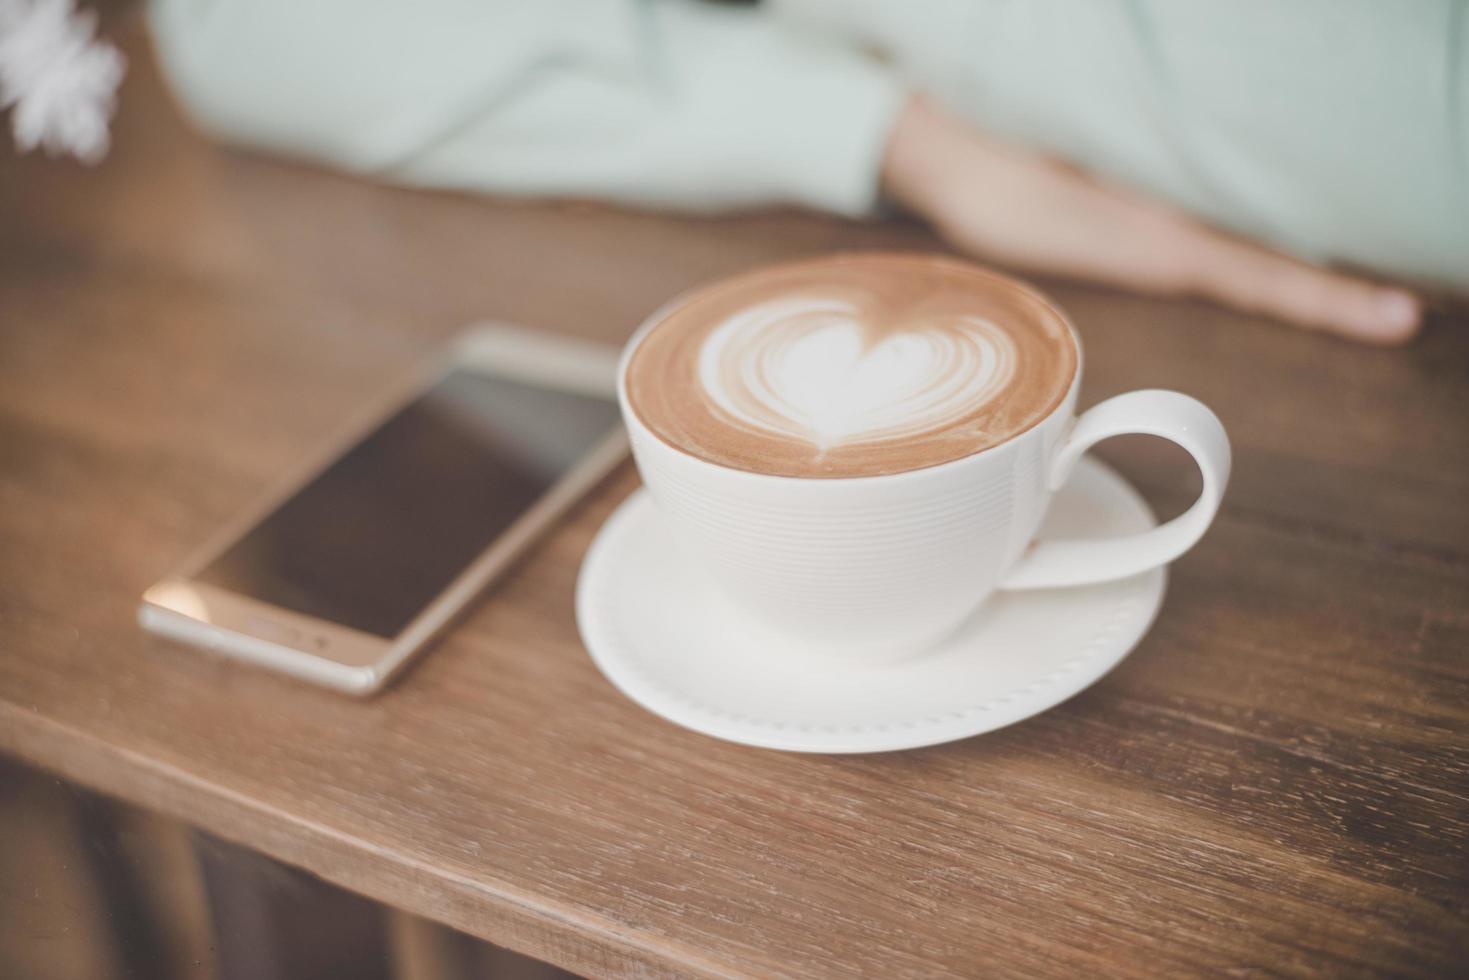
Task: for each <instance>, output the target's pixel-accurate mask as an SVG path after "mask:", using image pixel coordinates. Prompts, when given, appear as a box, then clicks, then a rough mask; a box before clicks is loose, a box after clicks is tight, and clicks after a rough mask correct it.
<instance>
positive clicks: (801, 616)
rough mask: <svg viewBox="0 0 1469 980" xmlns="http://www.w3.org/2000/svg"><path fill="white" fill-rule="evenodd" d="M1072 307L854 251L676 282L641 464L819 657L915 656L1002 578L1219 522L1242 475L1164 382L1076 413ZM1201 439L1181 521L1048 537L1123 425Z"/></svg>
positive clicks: (647, 326) (647, 375) (1079, 572)
mask: <svg viewBox="0 0 1469 980" xmlns="http://www.w3.org/2000/svg"><path fill="white" fill-rule="evenodd" d="M1081 376H1082V357H1081V347H1080V343H1079V340H1078V338H1077V336H1076V332H1075V330H1074V328H1073V327H1072V325H1071V323H1070V321H1069V320H1068V319H1067V318H1066V316H1065V315H1064V314H1063V313H1062V312H1061V311H1060V309H1059V308H1058V307H1057V306H1056V305H1055V304H1053V303H1052V302H1051V301H1049V300H1048V299H1047V298H1045V297H1044V296H1043V295H1041V294H1040V293H1039V292H1037V291H1036V290H1034V289H1033V288H1031V287H1030V286H1028V285H1026V284H1023V283H1021V282H1019V281H1017V280H1015V279H1012V278H1010V277H1007V276H1004V275H1001V274H999V273H996V272H993V271H990V270H986V269H983V268H980V267H978V266H974V265H971V264H969V263H965V262H960V261H958V260H954V259H950V258H946V257H939V256H926V255H899V254H886V253H871V254H856V255H845V256H835V257H831V258H826V259H817V260H807V261H802V262H795V263H786V264H783V265H779V266H774V267H769V268H766V269H761V270H757V271H755V272H753V273H747V274H745V275H743V276H738V277H735V278H733V279H730V280H726V281H724V282H721V283H716V284H714V285H712V286H708V287H705V288H703V289H698V290H695V291H693V292H691V293H689V294H686V295H684V296H681V297H679V298H678V299H675V300H674V301H672V302H671V303H669V304H668V305H666V306H665V307H664V308H662V309H660V310H659V311H658V312H656V313H654V314H653V315H652V316H651V317H650V318H649V319H648V320H647V321H646V322H645V323H644V324H643V325H642V326H641V327H640V328H639V329H638V330H637V332H636V333H635V334H634V336H633V337H632V339H631V340H630V341H629V343H628V345H627V347H626V349H625V351H624V352H623V356H622V358H621V362H620V365H619V370H618V397H619V401H620V404H621V408H622V415H623V419H624V422H625V424H626V426H627V429H628V434H629V438H630V441H631V445H632V450H633V455H634V458H635V460H636V463H637V467H638V470H639V472H640V474H641V476H642V479H643V483H644V484H645V485H646V487H647V489H648V491H649V493H650V494H651V495H652V497H653V500H654V502H655V504H656V505H657V508H658V510H659V512H660V514H661V516H662V518H663V520H664V521H665V522H666V523H667V525H668V526H669V528H670V529H671V530H672V532H673V534H674V536H675V537H676V539H677V540H678V542H679V545H680V547H681V549H682V551H683V552H684V554H685V556H686V560H687V562H688V564H689V566H690V574H704V575H708V576H710V577H711V579H712V581H713V582H714V584H715V585H716V586H717V588H718V589H719V590H720V591H721V592H722V593H723V594H724V595H725V596H726V597H727V598H728V600H729V601H730V602H731V603H733V604H734V605H735V606H737V607H738V609H739V610H740V611H741V612H742V614H744V615H745V616H746V617H748V619H749V620H750V621H751V622H753V623H758V624H761V625H762V626H763V627H764V628H766V629H768V630H771V631H773V632H774V633H775V634H778V635H779V636H781V637H783V638H788V639H791V640H795V641H798V643H799V645H800V647H801V649H809V650H810V651H811V652H812V653H813V654H819V655H822V656H827V657H834V658H840V659H849V660H858V661H881V660H886V659H893V658H898V657H905V656H912V655H914V654H918V653H921V652H922V651H924V650H927V649H929V648H931V647H933V646H934V645H935V644H937V643H938V642H939V641H941V640H942V639H943V638H944V637H945V636H947V635H948V634H950V633H952V632H953V631H954V630H955V629H956V628H957V627H958V626H959V625H960V624H961V623H962V622H963V621H964V620H965V619H966V618H967V617H969V616H970V615H971V614H973V613H974V612H975V610H976V609H977V608H978V607H979V606H980V605H981V604H982V603H984V602H985V600H986V599H987V598H988V597H990V596H991V595H992V594H994V593H995V592H996V591H997V590H1008V589H1039V588H1066V587H1073V586H1084V585H1088V584H1092V583H1098V582H1105V581H1109V580H1114V579H1119V578H1125V577H1127V576H1131V575H1136V574H1139V573H1141V572H1144V571H1147V570H1149V569H1152V568H1155V567H1157V566H1159V565H1163V564H1165V563H1167V562H1170V561H1172V560H1174V559H1175V558H1177V557H1179V556H1180V555H1182V554H1183V553H1184V552H1185V551H1187V550H1188V549H1189V548H1191V547H1192V546H1193V545H1194V544H1195V543H1196V542H1197V541H1198V540H1199V539H1200V537H1202V536H1203V534H1204V532H1205V530H1206V529H1207V528H1208V527H1209V524H1210V523H1211V522H1212V521H1213V519H1214V515H1215V513H1216V512H1217V510H1218V507H1219V502H1220V499H1221V497H1222V495H1223V493H1224V489H1225V485H1226V483H1227V481H1228V478H1229V470H1230V448H1229V441H1228V439H1227V437H1226V435H1225V432H1224V428H1223V426H1222V425H1221V424H1220V422H1219V420H1218V418H1217V417H1216V416H1215V415H1214V413H1213V412H1211V411H1210V410H1209V409H1208V408H1207V407H1205V406H1204V405H1203V404H1202V403H1200V402H1198V401H1197V400H1195V399H1193V398H1191V397H1189V396H1187V395H1183V394H1179V393H1177V392H1172V391H1163V390H1142V391H1134V392H1130V393H1128V394H1123V395H1118V396H1116V397H1113V398H1109V399H1107V400H1106V401H1104V402H1102V403H1100V404H1098V405H1095V406H1093V407H1092V408H1090V409H1088V410H1087V411H1085V412H1084V413H1082V414H1081V415H1080V416H1077V414H1076V401H1077V393H1078V391H1079V388H1080V385H1081ZM1128 433H1144V434H1148V435H1155V436H1160V437H1162V438H1165V439H1169V440H1171V441H1173V442H1175V443H1177V444H1178V445H1180V446H1182V447H1183V448H1184V449H1185V450H1186V451H1187V452H1188V453H1189V454H1190V455H1191V456H1192V457H1193V459H1194V461H1195V462H1196V463H1197V465H1198V467H1199V470H1200V472H1201V474H1202V476H1203V488H1202V492H1201V493H1200V495H1199V498H1198V499H1197V500H1196V501H1195V502H1194V503H1193V505H1192V506H1191V507H1189V509H1188V510H1187V511H1186V512H1184V513H1183V514H1181V515H1180V516H1178V517H1176V518H1174V519H1172V520H1170V521H1168V522H1166V523H1164V524H1162V525H1160V526H1158V527H1155V528H1153V529H1151V530H1149V531H1146V532H1143V533H1141V534H1135V535H1130V536H1126V537H1121V538H1104V539H1100V540H1098V539H1093V538H1083V539H1075V540H1046V541H1041V542H1037V541H1035V540H1034V538H1035V534H1036V531H1037V528H1038V527H1039V526H1040V523H1041V520H1042V518H1043V517H1044V515H1045V513H1046V508H1047V506H1048V504H1049V502H1050V500H1051V497H1052V494H1053V493H1054V492H1055V491H1056V490H1057V489H1058V488H1060V487H1061V486H1062V485H1063V484H1064V483H1065V482H1066V479H1067V477H1068V475H1069V474H1070V472H1071V470H1072V467H1073V466H1074V464H1075V463H1076V461H1077V459H1078V458H1079V457H1080V456H1081V455H1082V454H1083V453H1084V452H1086V451H1087V449H1089V448H1090V447H1091V446H1093V445H1094V444H1096V443H1097V442H1099V441H1101V440H1103V439H1106V438H1109V437H1111V436H1115V435H1123V434H1128Z"/></svg>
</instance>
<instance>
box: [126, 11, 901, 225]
mask: <svg viewBox="0 0 1469 980" xmlns="http://www.w3.org/2000/svg"><path fill="white" fill-rule="evenodd" d="M151 23H152V28H153V31H154V35H155V39H156V44H157V47H158V50H159V53H160V56H161V60H162V62H163V65H164V68H165V70H166V72H167V74H168V75H169V77H170V79H171V80H172V82H173V84H174V88H175V90H176V92H177V93H178V95H179V97H180V99H181V101H182V102H183V103H184V105H185V107H186V108H187V109H188V110H189V112H190V114H191V115H192V116H193V117H194V118H195V119H196V120H197V121H198V122H199V123H200V124H201V125H202V126H203V127H204V128H205V129H207V130H209V131H211V132H213V133H214V134H216V135H218V136H220V137H221V138H223V139H226V140H230V141H234V142H240V143H246V144H250V145H254V146H259V147H263V148H267V149H271V150H275V151H278V152H283V153H288V154H292V155H296V156H304V157H308V158H313V159H317V160H321V161H325V162H329V163H332V164H334V165H337V166H342V167H345V168H347V169H351V170H355V171H359V172H365V173H371V174H375V175H379V176H381V177H384V178H385V179H390V180H395V181H401V182H405V183H413V184H421V185H435V186H449V187H459V188H466V189H473V190H483V191H491V192H495V193H501V194H518V195H534V196H572V197H589V198H601V199H610V200H615V201H623V202H629V203H636V204H648V205H655V206H671V207H679V208H685V209H717V208H727V207H737V206H744V205H755V204H770V203H795V204H804V205H808V206H811V207H815V208H820V209H822V210H827V211H834V212H838V213H841V214H847V215H858V214H863V213H865V212H867V211H868V210H870V208H871V207H872V205H873V203H874V199H875V197H876V195H877V192H878V183H879V181H878V169H879V165H880V162H881V157H882V152H883V147H884V144H885V141H886V139H887V136H888V134H889V132H890V131H891V128H892V125H893V122H894V120H895V118H896V116H897V113H898V112H899V110H900V109H901V107H902V105H903V100H904V93H903V89H902V86H900V84H899V83H898V82H897V81H896V80H895V79H894V78H893V77H892V76H891V75H890V73H889V72H888V71H887V69H885V68H884V67H882V66H881V65H879V64H877V63H876V62H875V61H873V60H872V59H870V58H868V57H866V56H864V55H863V54H861V53H859V52H857V51H853V50H849V49H846V48H842V47H835V46H828V45H823V44H821V43H819V42H816V41H813V40H808V39H804V38H800V37H797V36H793V35H791V34H789V33H787V32H785V31H783V30H782V29H781V28H780V26H779V25H778V24H775V23H773V22H772V21H771V19H770V18H769V17H767V16H763V15H762V14H761V12H760V11H759V10H758V9H757V8H749V7H724V6H716V5H710V4H699V3H689V2H668V0H651V2H643V0H535V2H530V3H527V2H522V0H499V2H494V0H417V2H414V3H359V2H356V0H311V2H308V3H298V2H295V0H154V2H153V4H152V7H151Z"/></svg>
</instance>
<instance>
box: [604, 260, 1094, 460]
mask: <svg viewBox="0 0 1469 980" xmlns="http://www.w3.org/2000/svg"><path fill="white" fill-rule="evenodd" d="M1078 359H1079V358H1078V350H1077V346H1076V340H1075V336H1074V334H1073V333H1072V331H1071V327H1070V325H1069V324H1068V323H1067V322H1066V320H1065V319H1064V318H1063V317H1062V316H1061V315H1060V314H1059V313H1058V312H1057V311H1056V310H1055V308H1054V307H1052V306H1051V305H1050V304H1049V303H1047V302H1046V300H1045V299H1044V297H1041V296H1039V295H1038V294H1036V293H1035V292H1033V291H1032V290H1030V289H1029V288H1028V287H1026V286H1025V285H1023V284H1022V283H1018V282H1016V281H1014V280H1012V279H1007V278H1006V277H1004V276H1001V275H999V274H997V273H993V272H989V271H988V270H985V269H981V268H979V267H977V266H973V265H970V264H968V263H965V262H958V261H955V260H953V259H950V258H946V257H943V256H933V255H894V254H878V253H864V254H859V255H838V256H832V257H830V258H823V259H810V260H805V261H801V262H792V263H787V264H785V265H777V266H772V267H769V268H766V269H758V270H755V271H753V272H748V273H745V274H743V275H740V276H736V277H734V278H732V279H727V280H725V281H723V282H718V283H714V284H712V285H710V286H706V287H704V288H703V289H699V290H696V291H694V292H692V293H689V294H687V295H686V296H683V297H680V298H679V299H678V300H677V301H675V302H674V303H672V304H671V305H670V306H668V307H667V308H666V309H664V310H663V311H662V312H661V313H660V314H659V315H658V316H657V317H656V318H655V321H654V322H652V323H651V324H650V325H648V326H647V327H645V328H644V330H643V331H642V333H641V335H640V336H639V338H638V339H637V340H636V341H635V342H634V345H633V348H632V350H631V351H630V352H629V355H628V357H627V359H626V361H625V364H624V371H623V376H622V385H623V394H624V395H625V400H624V408H625V409H627V410H628V412H629V413H630V414H631V416H633V417H635V418H636V419H637V420H639V421H641V422H642V424H643V425H644V426H646V428H647V430H648V431H649V432H650V433H651V434H652V435H653V436H654V437H655V438H657V439H658V440H660V441H662V442H664V443H666V444H667V445H669V446H672V447H673V448H675V449H676V450H678V451H679V452H682V453H686V454H688V455H690V456H693V457H696V458H699V459H702V460H705V461H707V462H710V463H715V464H717V465H720V466H727V467H733V468H735V469H742V470H747V471H749V472H753V473H764V474H769V475H772V476H788V477H801V478H813V477H819V478H844V477H867V476H883V475H886V474H890V473H901V472H904V471H906V470H914V469H921V468H924V467H929V466H937V465H939V464H942V463H945V462H948V461H950V460H956V459H960V458H961V457H964V456H968V455H970V454H972V453H976V452H980V451H982V450H985V449H988V448H990V447H993V446H998V445H1000V444H1001V443H1003V442H1004V441H1005V440H1007V439H1009V438H1011V437H1012V436H1014V435H1016V434H1017V433H1020V432H1023V431H1025V430H1026V429H1027V428H1029V427H1030V426H1033V425H1035V424H1037V423H1038V422H1039V421H1040V420H1041V419H1043V418H1045V417H1046V416H1047V415H1048V414H1049V413H1050V412H1052V411H1054V410H1055V409H1056V408H1057V407H1058V406H1060V405H1061V404H1062V403H1063V401H1064V400H1065V398H1066V396H1067V394H1068V391H1069V390H1070V388H1071V385H1072V382H1073V380H1074V379H1075V377H1076V371H1077V365H1078ZM634 445H635V446H636V440H634Z"/></svg>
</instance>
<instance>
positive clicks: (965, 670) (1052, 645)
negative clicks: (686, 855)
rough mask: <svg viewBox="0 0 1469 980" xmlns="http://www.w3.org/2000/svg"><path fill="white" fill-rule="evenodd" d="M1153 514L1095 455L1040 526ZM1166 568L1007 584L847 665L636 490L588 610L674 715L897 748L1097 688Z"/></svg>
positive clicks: (585, 632)
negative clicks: (719, 579)
mask: <svg viewBox="0 0 1469 980" xmlns="http://www.w3.org/2000/svg"><path fill="white" fill-rule="evenodd" d="M1155 523H1156V521H1155V519H1154V518H1153V515H1152V512H1151V511H1149V509H1148V505H1147V504H1146V503H1144V502H1143V500H1142V498H1141V497H1139V496H1138V494H1137V492H1136V491H1135V490H1133V489H1132V487H1131V486H1130V485H1128V483H1127V482H1126V481H1125V480H1123V479H1122V477H1120V476H1118V475H1117V474H1116V473H1115V472H1113V471H1112V470H1111V469H1109V468H1108V467H1106V466H1104V465H1102V464H1101V463H1098V462H1096V461H1095V460H1091V459H1085V458H1084V459H1082V461H1081V462H1080V464H1079V465H1078V466H1077V467H1076V471H1075V473H1074V475H1073V476H1072V477H1071V479H1070V481H1069V482H1068V483H1067V484H1066V486H1065V488H1064V489H1062V490H1061V492H1060V493H1058V494H1057V495H1056V498H1055V499H1054V501H1053V502H1052V504H1051V509H1050V512H1049V514H1047V516H1046V521H1045V524H1044V525H1043V526H1042V528H1041V534H1040V537H1042V538H1047V537H1086V536H1093V537H1106V536H1111V535H1116V534H1119V533H1121V534H1127V533H1131V532H1138V531H1145V530H1147V529H1148V528H1150V527H1152V526H1153V525H1154V524H1155ZM1165 580H1166V575H1165V572H1164V570H1163V569H1161V568H1158V569H1154V570H1152V571H1149V572H1144V573H1142V574H1141V575H1137V576H1134V577H1132V578H1129V579H1124V580H1121V581H1117V582H1109V583H1106V584H1104V585H1093V586H1078V587H1075V588H1068V589H1045V590H1037V591H1030V592H999V593H996V594H995V595H994V596H993V597H991V598H990V599H989V600H988V601H987V602H986V603H985V604H984V605H983V606H981V607H980V608H979V610H978V611H977V612H976V613H975V614H974V616H972V617H971V618H970V620H969V621H968V622H967V623H965V625H964V626H962V627H961V628H960V630H959V632H958V633H956V634H955V635H954V636H952V637H950V638H949V639H948V640H946V641H944V642H943V643H942V644H940V645H939V646H937V647H935V648H934V649H933V650H932V651H930V652H928V653H925V654H923V655H921V656H918V657H914V658H911V659H908V660H904V661H900V662H897V663H891V664H882V665H862V664H844V663H838V662H835V661H833V660H830V659H826V660H823V659H821V658H818V657H811V656H807V655H805V654H804V653H803V651H801V650H800V649H799V647H798V646H796V645H794V644H793V643H792V642H790V641H784V642H782V641H772V640H771V639H770V638H769V636H768V634H765V633H763V632H757V631H755V630H753V629H751V628H750V627H749V626H748V625H747V624H746V623H745V621H744V618H743V616H742V615H741V614H740V613H739V611H738V610H736V609H734V608H732V607H731V606H730V605H729V602H728V600H726V599H725V598H724V596H723V595H721V594H720V593H718V592H717V591H716V590H715V587H714V586H713V584H712V583H710V582H709V581H707V580H706V578H705V576H704V573H703V572H701V571H700V570H699V569H698V568H697V567H691V566H690V564H689V562H688V561H687V560H686V559H685V558H684V555H683V553H682V552H681V551H680V550H678V548H677V547H676V545H675V542H674V541H673V539H672V537H671V536H670V535H669V533H668V532H667V530H666V529H665V527H664V524H663V522H662V521H661V520H660V519H659V516H658V512H657V510H656V509H655V508H654V505H653V501H652V499H651V498H650V497H649V496H648V493H647V491H646V490H643V489H639V490H638V491H636V492H635V493H634V494H633V495H632V496H631V497H629V498H628V499H627V500H626V501H625V502H624V503H623V504H622V506H621V507H619V508H618V509H617V511H616V512H615V513H614V514H613V515H612V516H611V517H610V518H608V520H607V523H606V524H605V525H603V527H602V529H601V531H599V532H598V534H597V539H596V540H595V541H593V542H592V547H591V550H590V551H588V552H587V557H586V561H585V562H584V563H583V565H582V569H581V577H580V579H579V581H578V583H577V596H576V612H577V621H578V623H579V625H580V627H581V635H582V640H583V642H585V643H586V646H587V650H588V651H589V652H590V653H591V655H592V659H593V660H594V661H595V662H596V664H597V666H598V667H599V668H601V670H602V673H603V674H605V675H607V679H608V680H610V681H611V682H612V683H613V684H614V685H616V686H617V687H618V688H619V689H620V690H621V691H622V692H623V693H624V694H626V695H627V696H628V697H630V698H632V699H633V700H634V701H636V702H637V703H638V704H641V705H642V706H643V707H645V708H647V709H648V710H649V711H652V712H653V713H654V714H658V715H661V716H663V717H664V718H666V719H668V720H669V721H671V722H673V723H675V724H678V725H682V726H684V727H685V728H692V729H693V730H694V731H698V732H703V733H704V734H706V735H713V736H714V737H715V738H722V739H727V740H729V741H731V742H742V743H744V744H746V745H757V746H762V747H764V748H771V749H786V750H789V751H795V752H886V751H891V750H894V749H909V748H916V747H918V746H921V745H934V744H937V743H939V742H949V741H953V740H954V739H960V738H967V737H968V736H970V735H978V734H980V733H981V732H988V731H992V730H994V729H996V728H1000V727H1003V726H1005V725H1010V724H1013V723H1015V722H1017V721H1020V720H1021V719H1024V718H1029V717H1030V716H1031V715H1034V714H1038V713H1040V712H1042V711H1045V710H1046V709H1047V708H1050V707H1053V706H1055V705H1057V704H1060V703H1061V702H1062V701H1065V700H1066V699H1067V698H1069V697H1071V696H1072V695H1073V694H1076V693H1077V692H1079V691H1081V690H1083V689H1085V688H1086V687H1088V686H1090V685H1091V684H1092V683H1093V682H1095V681H1096V680H1097V679H1098V678H1100V677H1101V676H1102V675H1103V674H1105V673H1106V672H1107V671H1108V670H1110V669H1111V668H1112V667H1113V666H1115V665H1116V664H1117V663H1118V661H1120V660H1121V659H1122V658H1123V657H1125V656H1126V655H1127V654H1128V652H1129V651H1130V650H1132V648H1133V647H1134V646H1135V645H1136V644H1137V642H1138V641H1139V640H1140V639H1142V637H1143V634H1145V633H1146V632H1147V631H1148V627H1149V626H1150V625H1152V622H1153V617H1154V615H1155V614H1156V613H1157V611H1158V607H1159V605H1160V604H1161V603H1162V601H1163V586H1164V582H1165Z"/></svg>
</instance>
